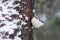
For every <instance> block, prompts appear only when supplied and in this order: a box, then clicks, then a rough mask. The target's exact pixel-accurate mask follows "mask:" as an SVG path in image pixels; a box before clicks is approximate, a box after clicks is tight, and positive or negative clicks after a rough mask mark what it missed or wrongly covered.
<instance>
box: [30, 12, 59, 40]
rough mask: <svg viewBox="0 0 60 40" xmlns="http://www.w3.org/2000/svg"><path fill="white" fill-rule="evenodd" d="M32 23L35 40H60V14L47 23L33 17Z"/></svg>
mask: <svg viewBox="0 0 60 40" xmlns="http://www.w3.org/2000/svg"><path fill="white" fill-rule="evenodd" d="M31 23H32V25H33V27H34V29H33V38H34V40H60V12H58V13H57V14H55V15H53V17H52V18H51V19H50V20H48V21H46V22H42V21H40V20H39V19H37V18H36V17H33V18H32V19H31Z"/></svg>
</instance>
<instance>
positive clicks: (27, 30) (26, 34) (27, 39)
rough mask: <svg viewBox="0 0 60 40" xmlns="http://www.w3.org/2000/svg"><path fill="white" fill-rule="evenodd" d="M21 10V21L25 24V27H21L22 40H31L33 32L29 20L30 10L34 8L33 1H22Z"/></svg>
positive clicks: (31, 14) (30, 16)
mask: <svg viewBox="0 0 60 40" xmlns="http://www.w3.org/2000/svg"><path fill="white" fill-rule="evenodd" d="M20 4H21V6H22V8H23V9H24V10H22V12H21V13H20V14H22V15H23V18H22V20H23V21H24V22H26V23H27V24H26V25H22V30H21V31H22V40H33V30H32V29H31V28H32V25H31V18H32V16H33V13H32V10H33V8H34V0H22V1H21V2H20ZM26 17H27V18H28V19H26Z"/></svg>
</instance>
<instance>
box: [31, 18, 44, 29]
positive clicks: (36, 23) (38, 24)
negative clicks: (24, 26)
mask: <svg viewBox="0 0 60 40" xmlns="http://www.w3.org/2000/svg"><path fill="white" fill-rule="evenodd" d="M31 22H32V25H33V27H34V28H39V27H41V26H42V25H44V23H42V22H41V21H39V19H37V18H35V17H33V18H32V20H31Z"/></svg>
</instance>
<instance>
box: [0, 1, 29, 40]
mask: <svg viewBox="0 0 60 40" xmlns="http://www.w3.org/2000/svg"><path fill="white" fill-rule="evenodd" d="M14 1H21V0H7V1H5V2H4V0H0V40H21V38H20V37H19V35H21V30H20V29H21V28H22V25H26V24H27V23H26V22H24V21H22V20H21V19H20V18H23V17H22V15H21V14H19V13H18V11H16V9H14V8H15V7H17V6H20V4H19V3H17V4H14ZM25 18H26V20H28V17H25ZM18 22H19V25H18ZM20 22H21V23H20ZM17 29H18V32H17V33H16V30H17ZM15 34H16V35H15Z"/></svg>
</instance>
